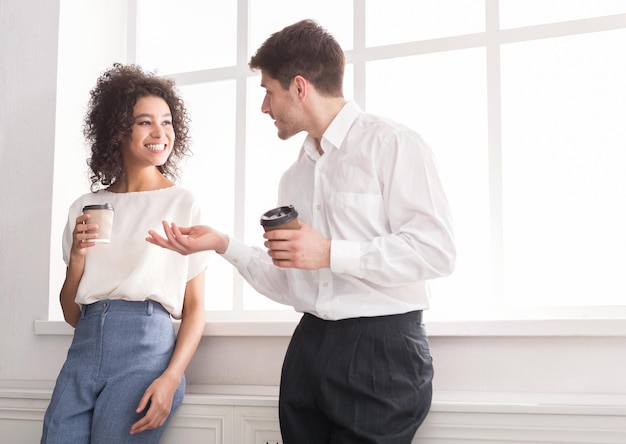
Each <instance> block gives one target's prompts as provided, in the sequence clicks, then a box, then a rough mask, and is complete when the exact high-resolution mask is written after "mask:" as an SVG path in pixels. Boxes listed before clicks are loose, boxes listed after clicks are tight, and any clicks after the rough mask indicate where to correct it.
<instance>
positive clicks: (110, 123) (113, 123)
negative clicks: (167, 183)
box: [83, 63, 191, 191]
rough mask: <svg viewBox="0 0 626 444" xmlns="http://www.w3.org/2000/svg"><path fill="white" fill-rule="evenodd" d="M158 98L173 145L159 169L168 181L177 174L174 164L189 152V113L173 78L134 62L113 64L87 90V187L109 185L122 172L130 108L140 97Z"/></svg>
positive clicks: (84, 131) (84, 127) (128, 133)
mask: <svg viewBox="0 0 626 444" xmlns="http://www.w3.org/2000/svg"><path fill="white" fill-rule="evenodd" d="M146 96H157V97H161V98H162V99H163V100H165V102H166V103H167V105H168V106H169V108H170V112H171V113H172V127H173V128H174V134H175V139H174V147H173V148H172V153H171V154H170V156H169V157H168V159H167V161H166V162H165V163H164V164H163V165H160V166H159V167H158V169H159V171H160V172H161V173H162V174H163V175H165V176H167V177H169V178H170V179H172V180H176V179H178V177H179V169H178V163H179V161H180V160H181V159H182V158H183V157H184V156H189V155H190V154H191V152H190V149H189V140H190V138H189V134H188V133H189V127H188V125H189V121H190V119H189V115H188V113H187V110H186V108H185V104H184V102H183V100H182V99H181V97H180V96H179V95H178V92H177V90H176V86H175V83H174V81H173V80H171V79H166V78H164V77H160V76H157V75H156V74H154V73H146V72H144V71H143V70H142V69H141V68H140V67H139V66H137V65H123V64H121V63H114V64H113V66H112V67H111V68H109V69H108V70H107V71H105V72H104V73H103V74H102V75H101V76H100V77H99V78H98V81H97V83H96V86H95V87H94V88H93V89H92V90H91V92H90V100H89V105H88V111H87V115H86V116H85V121H84V126H83V133H84V136H85V138H86V140H87V142H88V143H89V145H90V148H91V156H90V158H89V159H88V160H87V165H88V166H89V169H90V171H91V172H90V180H91V190H92V191H96V190H97V189H100V188H103V187H107V186H109V185H112V184H113V183H114V182H115V181H116V180H117V179H119V177H120V175H121V174H122V152H121V143H120V142H121V141H122V140H123V139H124V138H127V137H130V134H131V126H132V124H133V122H134V117H133V109H134V107H135V104H136V103H137V100H138V99H139V98H141V97H146Z"/></svg>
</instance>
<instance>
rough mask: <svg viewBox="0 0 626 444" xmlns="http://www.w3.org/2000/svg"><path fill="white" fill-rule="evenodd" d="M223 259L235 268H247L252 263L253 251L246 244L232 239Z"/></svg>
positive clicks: (229, 240)
mask: <svg viewBox="0 0 626 444" xmlns="http://www.w3.org/2000/svg"><path fill="white" fill-rule="evenodd" d="M222 257H223V258H224V259H226V260H227V261H228V262H230V263H231V264H233V265H234V266H245V265H247V264H248V262H250V258H251V257H252V249H251V248H250V247H249V246H248V245H246V244H245V243H243V242H241V241H239V240H237V239H234V238H232V237H230V238H229V239H228V247H227V248H226V251H225V252H224V254H222Z"/></svg>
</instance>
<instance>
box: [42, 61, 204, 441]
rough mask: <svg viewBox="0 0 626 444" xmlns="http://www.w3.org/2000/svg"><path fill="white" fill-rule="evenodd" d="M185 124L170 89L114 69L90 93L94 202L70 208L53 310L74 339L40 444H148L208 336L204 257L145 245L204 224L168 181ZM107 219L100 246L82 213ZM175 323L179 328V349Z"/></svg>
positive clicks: (137, 72)
mask: <svg viewBox="0 0 626 444" xmlns="http://www.w3.org/2000/svg"><path fill="white" fill-rule="evenodd" d="M188 120H189V119H188V116H187V112H186V109H185V106H184V103H183V101H182V100H181V98H180V97H179V96H178V94H177V92H176V90H175V86H174V82H173V81H171V80H168V79H165V78H162V77H158V76H156V75H153V74H146V73H144V72H143V71H142V70H141V69H140V68H139V67H137V66H133V65H128V66H125V65H121V64H115V65H113V67H112V68H111V69H109V70H108V71H106V72H105V73H104V74H103V75H102V76H100V78H99V79H98V82H97V84H96V87H95V88H94V89H93V90H92V91H91V99H90V102H89V110H88V113H87V116H86V118H85V126H84V133H85V136H86V138H87V140H88V142H89V143H90V146H91V157H90V159H89V161H88V164H89V167H90V170H91V183H92V184H91V191H92V192H91V193H88V194H85V195H83V196H81V197H80V198H78V199H77V200H76V201H75V202H74V203H73V204H72V206H71V207H70V210H69V217H68V223H67V225H66V228H65V232H64V236H63V256H64V260H65V262H66V264H67V272H66V277H65V282H64V283H63V287H62V289H61V293H60V302H61V306H62V309H63V315H64V317H65V320H66V321H67V322H68V323H69V324H70V325H72V326H73V327H75V332H74V339H73V341H72V345H71V347H70V349H69V351H68V355H67V359H66V362H65V364H64V365H63V368H62V369H61V372H60V374H59V377H58V378H57V381H56V385H55V388H54V392H53V394H52V400H51V402H50V405H49V407H48V410H47V411H46V415H45V418H44V428H43V436H42V439H41V442H42V443H72V444H80V443H107V444H111V443H126V442H128V443H156V442H158V441H159V439H160V437H161V435H162V433H163V431H164V429H165V426H166V423H167V421H168V419H169V418H170V417H171V413H172V412H173V411H174V410H175V409H176V408H177V407H178V405H180V403H181V401H182V398H183V394H184V390H185V377H184V371H185V369H186V367H187V365H188V364H189V362H190V360H191V358H192V356H193V354H194V352H195V350H196V348H197V346H198V343H199V341H200V338H201V336H202V331H203V328H204V290H203V289H204V269H205V268H206V256H204V257H195V255H193V256H188V257H184V256H181V255H178V254H175V253H173V252H167V250H163V249H160V248H155V247H154V246H152V245H151V244H149V243H147V242H146V241H145V233H146V232H147V231H148V229H151V228H154V227H158V226H160V223H161V221H162V220H163V219H170V218H171V219H176V220H179V221H180V223H181V224H182V223H186V224H193V223H198V222H199V221H200V211H199V208H198V206H197V204H196V202H195V200H194V197H193V196H192V194H191V193H190V192H188V191H187V190H185V189H183V188H180V187H178V186H176V185H175V184H174V182H173V181H172V180H173V179H175V178H176V175H177V163H178V161H179V160H180V159H181V158H182V157H183V156H184V155H187V154H188V151H189V148H188V142H189V138H188V135H187V132H188V128H187V124H188ZM105 203H108V204H111V205H112V206H113V208H114V219H113V228H112V232H111V239H110V243H96V242H94V240H97V238H98V235H99V234H98V226H97V225H96V224H93V223H90V220H89V218H90V215H89V214H83V213H82V209H83V207H85V206H87V205H96V204H105ZM171 317H174V318H177V319H181V323H180V329H179V332H178V337H177V338H176V336H175V333H174V329H173V325H172V322H171Z"/></svg>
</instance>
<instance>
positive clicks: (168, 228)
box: [146, 221, 228, 255]
mask: <svg viewBox="0 0 626 444" xmlns="http://www.w3.org/2000/svg"><path fill="white" fill-rule="evenodd" d="M163 229H164V230H165V236H166V238H164V237H163V236H160V235H159V234H158V233H157V232H156V231H154V230H149V231H148V234H149V235H150V236H149V237H147V238H146V240H147V241H148V242H150V243H151V244H154V245H158V246H159V247H162V248H167V249H169V250H172V251H176V252H178V253H180V254H182V255H188V254H192V253H197V252H199V251H204V250H215V251H217V252H218V253H220V254H223V253H224V252H225V251H226V248H228V236H226V235H225V234H223V233H220V232H219V231H216V230H214V229H213V228H211V227H208V226H206V225H195V226H193V227H179V226H177V225H176V224H175V223H172V224H171V225H170V224H168V223H167V222H166V221H163Z"/></svg>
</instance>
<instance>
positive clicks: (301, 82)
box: [293, 75, 308, 98]
mask: <svg viewBox="0 0 626 444" xmlns="http://www.w3.org/2000/svg"><path fill="white" fill-rule="evenodd" d="M293 83H294V86H295V88H296V93H297V94H298V97H299V98H304V97H306V95H307V93H308V82H307V80H306V79H305V78H304V77H302V76H300V75H298V76H295V77H294V78H293Z"/></svg>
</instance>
